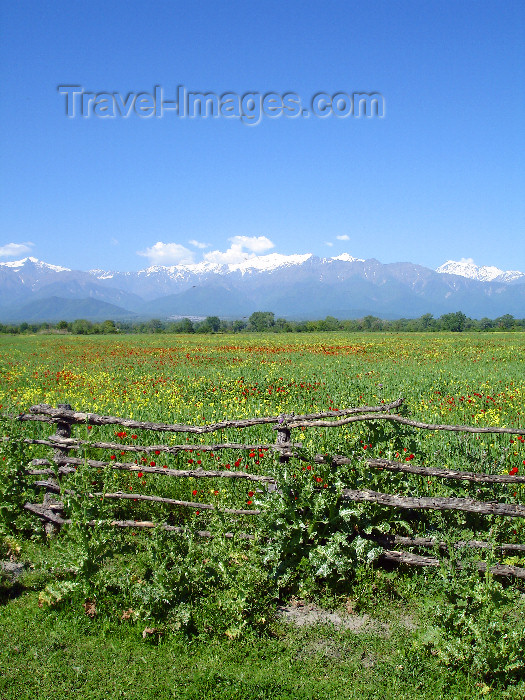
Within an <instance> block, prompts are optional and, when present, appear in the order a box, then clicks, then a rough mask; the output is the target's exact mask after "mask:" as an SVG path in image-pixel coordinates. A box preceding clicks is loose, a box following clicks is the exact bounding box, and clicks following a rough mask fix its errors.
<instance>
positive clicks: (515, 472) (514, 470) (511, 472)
mask: <svg viewBox="0 0 525 700" xmlns="http://www.w3.org/2000/svg"><path fill="white" fill-rule="evenodd" d="M517 473H518V467H512V469H511V470H510V472H509V474H517Z"/></svg>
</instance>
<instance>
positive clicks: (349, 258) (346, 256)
mask: <svg viewBox="0 0 525 700" xmlns="http://www.w3.org/2000/svg"><path fill="white" fill-rule="evenodd" d="M329 260H341V261H342V262H364V260H363V258H354V257H352V256H351V255H350V254H349V253H341V255H337V256H336V257H334V258H329Z"/></svg>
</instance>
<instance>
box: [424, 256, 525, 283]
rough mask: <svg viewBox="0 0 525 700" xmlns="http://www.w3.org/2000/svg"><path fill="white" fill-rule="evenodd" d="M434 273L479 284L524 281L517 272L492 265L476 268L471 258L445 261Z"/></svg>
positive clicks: (521, 274)
mask: <svg viewBox="0 0 525 700" xmlns="http://www.w3.org/2000/svg"><path fill="white" fill-rule="evenodd" d="M436 272H440V273H445V274H449V275H459V276H460V277H467V278H468V279H471V280H478V281H480V282H512V281H514V280H518V279H521V278H522V277H523V278H524V280H525V274H524V273H523V272H520V271H519V270H500V269H499V267H494V266H493V265H483V266H478V265H476V263H475V262H474V260H473V259H472V258H462V259H461V260H447V262H446V263H443V265H440V266H439V267H438V268H437V269H436Z"/></svg>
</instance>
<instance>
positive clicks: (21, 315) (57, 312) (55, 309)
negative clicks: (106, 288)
mask: <svg viewBox="0 0 525 700" xmlns="http://www.w3.org/2000/svg"><path fill="white" fill-rule="evenodd" d="M0 314H1V319H2V321H3V322H6V321H7V322H13V323H18V322H21V321H27V322H28V323H40V322H43V321H48V322H50V323H57V322H58V321H74V320H75V319H77V318H84V319H86V320H88V321H106V320H108V319H113V320H117V319H118V320H125V319H132V318H136V314H134V313H132V312H130V311H127V310H126V309H123V308H122V307H120V306H115V304H108V303H107V302H105V301H99V300H98V299H64V298H62V297H46V298H45V299H34V300H33V301H30V302H28V303H27V304H23V305H21V306H19V307H15V308H12V309H9V308H7V309H5V310H3V311H1V310H0Z"/></svg>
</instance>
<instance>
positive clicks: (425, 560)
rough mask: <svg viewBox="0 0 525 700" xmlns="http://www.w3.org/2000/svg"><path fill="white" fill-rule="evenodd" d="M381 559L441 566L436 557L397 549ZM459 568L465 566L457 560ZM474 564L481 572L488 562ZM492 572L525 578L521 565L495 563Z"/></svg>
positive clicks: (386, 552) (385, 554)
mask: <svg viewBox="0 0 525 700" xmlns="http://www.w3.org/2000/svg"><path fill="white" fill-rule="evenodd" d="M380 561H383V562H387V561H388V562H395V563H397V564H409V565H411V566H439V565H440V560H439V559H436V558H434V557H422V556H419V555H418V554H412V553H411V552H401V551H396V550H385V551H384V552H383V553H382V554H381V556H380ZM455 564H456V567H457V568H458V569H462V568H464V567H463V565H462V564H461V562H455ZM474 566H475V567H476V569H477V570H478V571H479V572H480V573H484V572H485V571H487V568H488V567H487V564H486V562H484V561H477V562H474ZM490 573H491V574H494V575H495V576H514V577H516V578H521V579H525V569H523V568H522V567H519V566H506V565H505V564H494V565H493V566H491V567H490Z"/></svg>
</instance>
